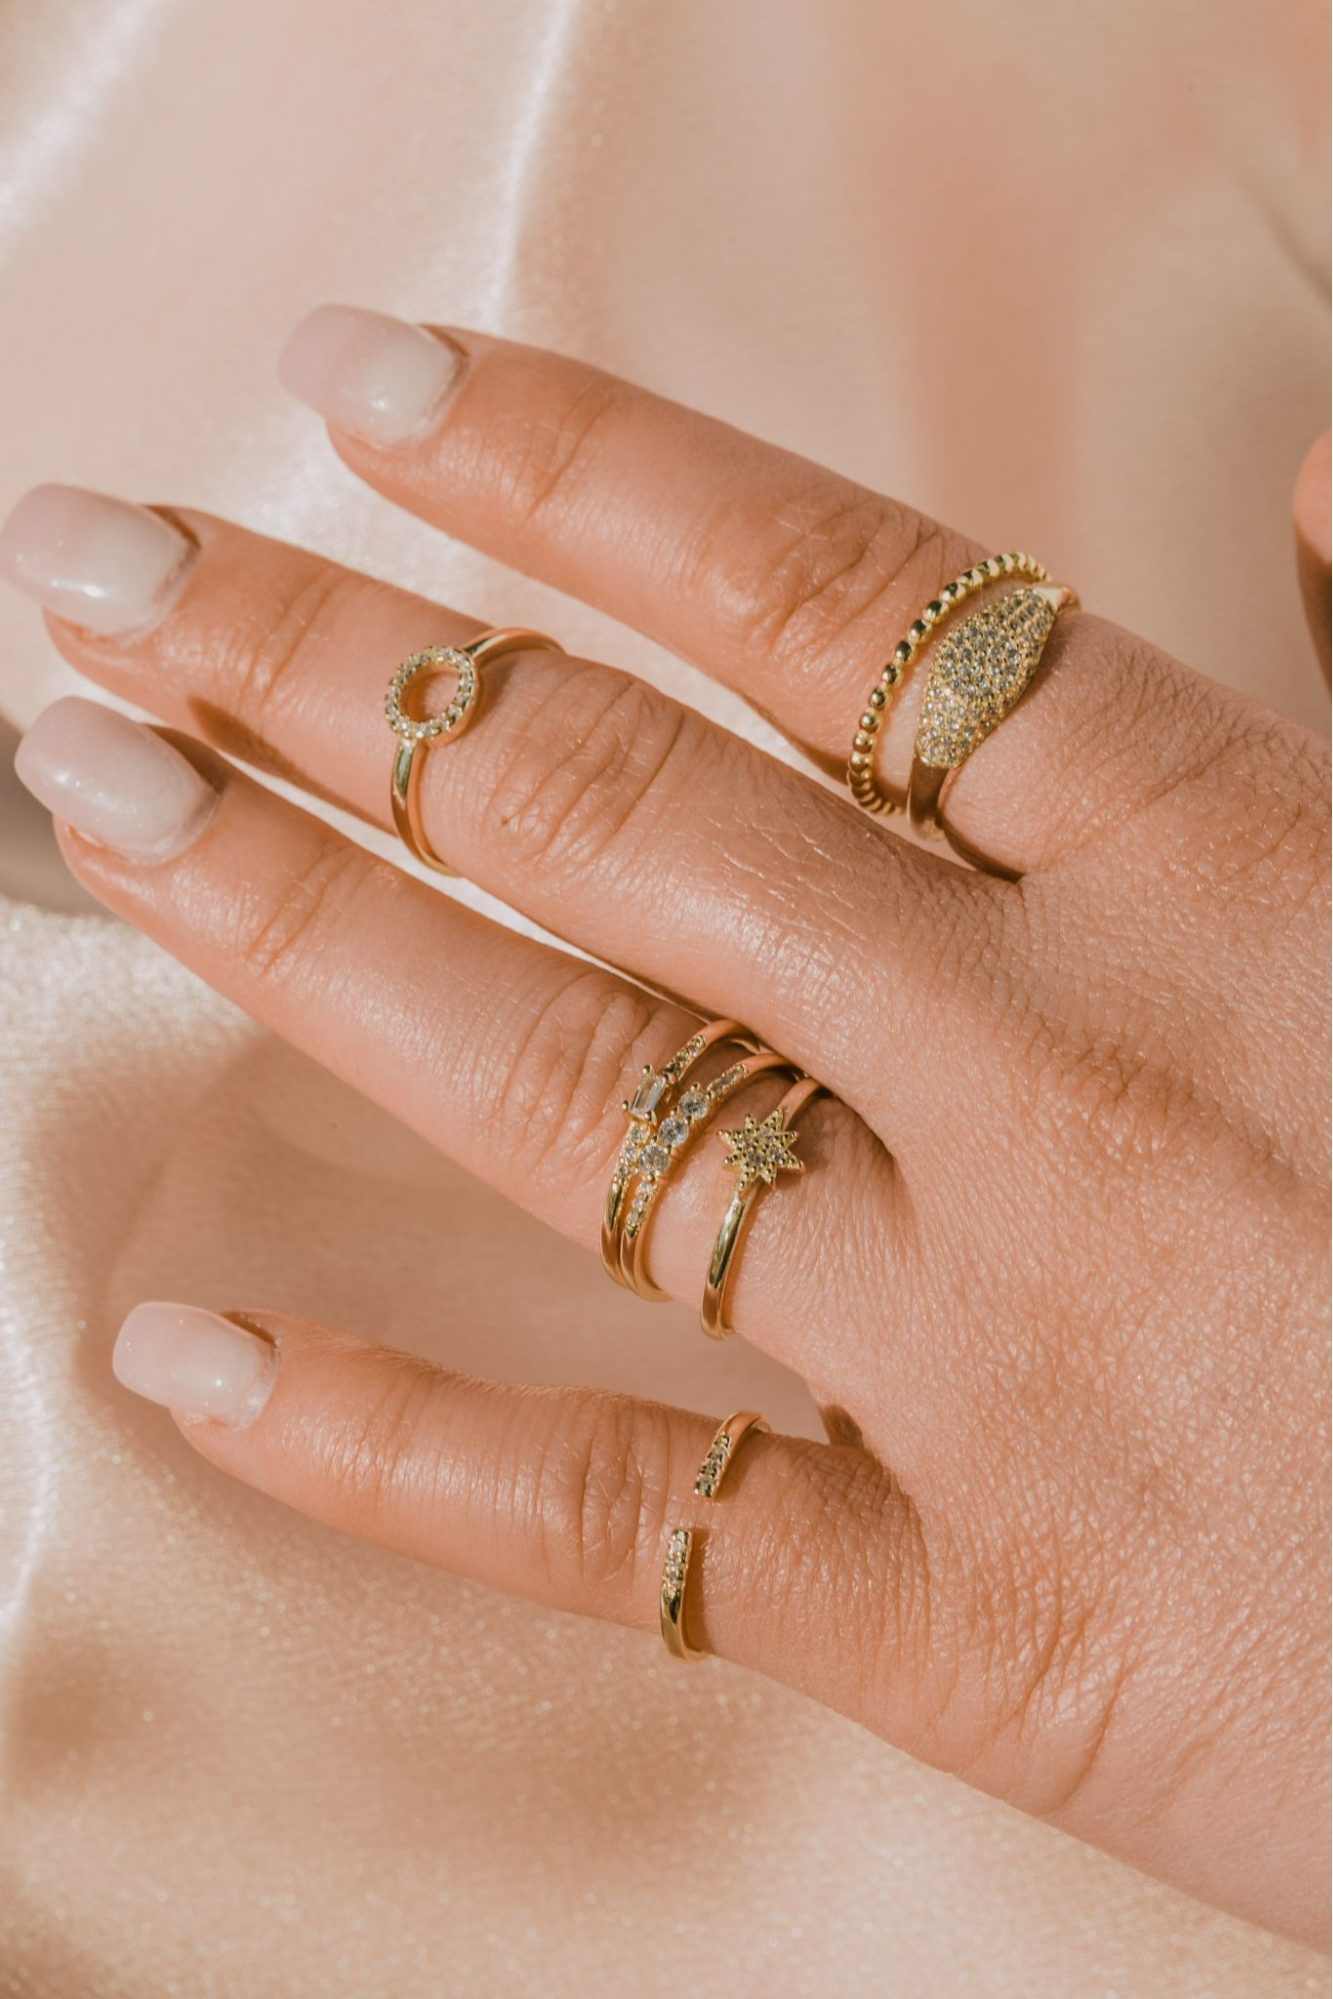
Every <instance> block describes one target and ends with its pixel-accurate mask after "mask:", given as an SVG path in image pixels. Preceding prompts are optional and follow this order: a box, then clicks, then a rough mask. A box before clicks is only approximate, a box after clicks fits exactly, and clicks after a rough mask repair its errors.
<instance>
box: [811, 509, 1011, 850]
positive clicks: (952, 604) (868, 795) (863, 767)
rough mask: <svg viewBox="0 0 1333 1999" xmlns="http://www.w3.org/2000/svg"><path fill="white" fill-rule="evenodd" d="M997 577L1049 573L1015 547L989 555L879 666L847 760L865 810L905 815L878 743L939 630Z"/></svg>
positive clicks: (949, 587)
mask: <svg viewBox="0 0 1333 1999" xmlns="http://www.w3.org/2000/svg"><path fill="white" fill-rule="evenodd" d="M997 576H1027V577H1030V578H1031V580H1032V581H1033V582H1034V583H1044V582H1045V581H1046V570H1045V568H1044V567H1043V565H1042V564H1041V563H1040V562H1038V561H1037V559H1036V557H1035V556H1033V555H1025V554H1024V552H1023V550H1022V549H1013V550H1011V551H1010V552H1009V553H1008V554H1007V555H991V556H988V557H987V558H986V560H985V561H984V562H977V563H974V564H973V566H972V567H971V569H965V570H963V572H962V574H961V575H959V576H955V577H954V579H953V581H952V583H946V584H945V586H944V588H943V589H942V590H941V591H940V594H939V596H938V597H932V599H931V601H930V602H929V604H927V605H926V606H925V608H924V610H923V611H922V612H921V614H920V616H919V617H917V618H914V619H913V621H912V623H911V624H910V625H909V626H908V628H907V631H906V634H905V635H904V636H903V637H902V638H901V639H899V641H898V643H897V645H896V646H895V647H894V649H893V651H892V653H891V654H890V655H889V658H888V659H887V661H886V662H885V664H884V665H883V666H882V667H881V668H880V672H879V678H878V679H877V680H876V682H875V684H874V686H873V687H872V688H871V690H870V692H869V694H868V695H867V696H866V704H865V707H864V709H863V710H862V713H861V718H860V721H859V722H858V723H857V728H856V734H855V736H854V737H853V738H852V748H851V754H850V755H849V756H848V759H847V785H848V789H849V790H850V792H851V794H852V797H853V798H854V799H855V801H856V803H857V804H858V805H859V806H861V807H862V808H863V809H864V810H865V811H867V812H873V813H877V814H887V813H890V812H901V811H902V810H903V807H904V806H905V805H906V803H907V798H906V794H905V793H903V792H899V791H894V790H892V789H891V788H890V787H889V786H888V785H886V784H885V783H883V781H882V780H881V779H880V778H879V776H878V775H877V774H876V771H875V746H876V742H877V739H878V737H879V734H880V731H881V730H882V729H883V727H884V725H885V723H886V722H887V721H888V718H889V710H890V709H891V708H892V705H893V699H894V694H895V692H896V690H897V688H898V685H899V683H900V682H901V681H902V679H903V677H904V676H905V674H906V672H907V669H908V667H909V666H910V665H911V664H912V661H913V660H914V659H915V658H916V655H917V653H918V652H919V651H920V650H921V648H922V646H923V645H924V644H925V642H926V640H927V639H928V638H929V637H930V634H931V632H932V630H933V629H934V628H935V626H936V625H938V624H940V623H941V622H942V621H943V620H944V619H945V618H947V617H948V616H950V614H951V613H952V612H953V611H955V610H957V608H958V606H959V605H960V604H961V603H963V602H964V601H965V599H967V598H968V597H971V596H972V595H973V594H974V593H975V592H976V591H978V590H980V589H982V588H983V587H984V585H986V584H987V583H992V582H994V580H995V578H996V577H997Z"/></svg>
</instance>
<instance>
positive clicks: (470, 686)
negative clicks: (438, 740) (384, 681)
mask: <svg viewBox="0 0 1333 1999" xmlns="http://www.w3.org/2000/svg"><path fill="white" fill-rule="evenodd" d="M442 667H443V668H452V670H453V672H454V673H455V674H456V675H457V676H458V685H457V687H456V688H455V689H454V695H453V699H452V700H451V701H450V703H449V705H448V706H447V707H446V708H445V709H443V710H442V711H441V713H440V714H438V715H427V716H425V717H423V718H420V719H418V717H416V716H414V715H409V714H408V713H407V712H406V710H405V709H404V707H403V696H404V694H405V693H406V692H407V689H408V688H409V686H410V685H411V684H412V682H413V681H414V680H415V679H416V678H417V676H418V675H419V674H422V673H427V672H436V673H438V672H439V671H440V669H441V668H442ZM476 698H477V669H476V665H475V663H474V661H473V660H472V657H471V655H470V654H469V653H466V652H464V651H463V649H462V648H461V647H460V646H427V648H426V650H425V651H424V652H414V653H413V654H412V657H411V658H410V659H405V660H404V661H403V663H402V665H401V666H400V667H399V668H398V670H397V672H396V673H395V674H394V676H393V679H392V680H391V681H390V682H389V691H388V693H387V694H386V695H385V697H384V713H385V715H386V716H387V718H388V722H389V727H390V728H391V729H392V730H393V732H394V734H395V735H397V736H401V738H402V740H403V741H404V742H405V743H423V742H429V741H431V740H432V739H433V738H434V737H436V736H447V735H448V734H449V731H450V730H451V729H456V728H457V727H458V725H459V723H460V722H461V721H462V720H463V717H464V716H465V715H466V714H467V712H468V710H469V708H471V706H472V704H473V702H474V701H475V700H476Z"/></svg>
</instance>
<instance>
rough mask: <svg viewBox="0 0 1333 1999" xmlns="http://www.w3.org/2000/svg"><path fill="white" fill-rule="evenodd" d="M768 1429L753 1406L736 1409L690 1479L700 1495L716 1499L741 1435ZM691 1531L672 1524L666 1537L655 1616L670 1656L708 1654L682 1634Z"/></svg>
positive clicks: (701, 1655)
mask: <svg viewBox="0 0 1333 1999" xmlns="http://www.w3.org/2000/svg"><path fill="white" fill-rule="evenodd" d="M767 1429H768V1424H767V1422H766V1421H765V1420H764V1418H763V1417H762V1416H760V1415H759V1414H758V1413H757V1411H755V1410H753V1409H738V1410H737V1411H736V1413H735V1415H734V1416H728V1418H727V1420H726V1422H725V1423H723V1424H721V1425H720V1426H719V1428H718V1431H717V1434H716V1435H715V1436H714V1438H713V1441H712V1443H711V1444H710V1445H709V1446H708V1451H707V1454H706V1456H705V1458H704V1461H703V1463H702V1464H701V1465H700V1467H699V1470H698V1473H697V1475H696V1477H695V1481H694V1490H695V1492H696V1493H697V1494H698V1495H699V1497H700V1499H708V1500H716V1498H717V1496H718V1494H719V1492H720V1491H721V1489H722V1481H723V1479H724V1477H725V1476H726V1471H727V1467H728V1465H729V1464H730V1463H731V1461H732V1459H733V1458H734V1457H735V1455H736V1452H737V1451H738V1450H739V1449H740V1447H741V1445H742V1444H743V1443H744V1441H745V1439H746V1438H747V1437H748V1436H750V1435H752V1434H753V1435H758V1434H759V1433H760V1432H762V1431H766V1430H767ZM694 1545H695V1534H694V1529H693V1528H691V1527H674V1528H673V1529H672V1531H671V1536H670V1539H669V1540H668V1541H667V1550H666V1559H665V1561H664V1563H663V1565H662V1593H661V1604H660V1609H659V1617H660V1622H661V1629H662V1640H663V1643H664V1644H665V1646H666V1648H667V1651H668V1652H669V1653H670V1654H671V1656H672V1658H673V1659H706V1658H707V1657H708V1654H707V1653H706V1652H701V1651H700V1650H698V1648H697V1647H695V1646H693V1645H691V1644H690V1641H689V1639H688V1638H687V1637H686V1635H685V1595H686V1588H687V1585H688V1583H689V1579H690V1557H691V1555H692V1554H693V1553H694Z"/></svg>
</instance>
